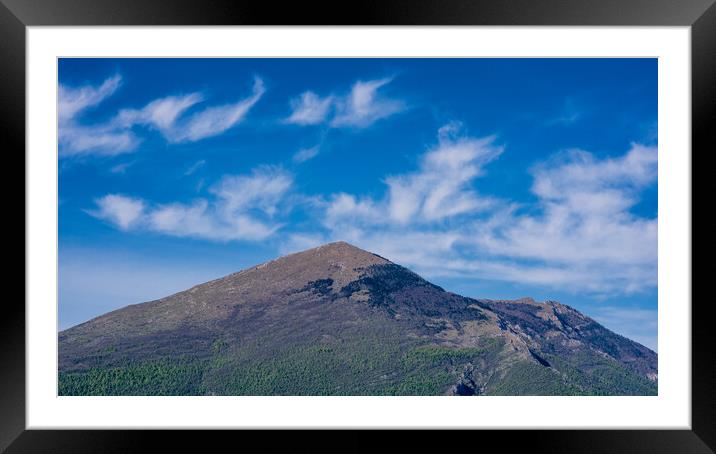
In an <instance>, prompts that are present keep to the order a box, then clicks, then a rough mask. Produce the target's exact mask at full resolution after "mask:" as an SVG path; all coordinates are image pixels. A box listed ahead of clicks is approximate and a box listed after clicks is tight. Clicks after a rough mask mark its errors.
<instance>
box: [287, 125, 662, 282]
mask: <svg viewBox="0 0 716 454" xmlns="http://www.w3.org/2000/svg"><path fill="white" fill-rule="evenodd" d="M458 130H459V129H458V128H457V127H456V125H455V124H451V125H448V126H447V127H446V128H443V129H442V130H441V132H440V133H439V134H438V141H437V144H436V145H435V146H434V147H432V148H430V149H429V150H428V151H426V152H425V153H424V154H423V156H422V158H421V160H420V164H419V166H418V169H417V170H415V171H413V172H408V173H404V174H400V175H391V176H388V177H387V178H386V179H385V180H384V182H385V185H386V188H385V191H384V195H383V197H381V198H378V199H374V198H372V197H369V196H361V195H356V194H348V193H338V194H333V195H331V196H328V197H326V198H324V199H323V201H322V202H321V203H320V204H318V208H317V209H318V211H319V214H318V216H319V217H321V219H322V222H323V226H324V228H325V231H324V232H323V234H322V238H323V239H324V240H326V241H328V240H334V239H345V240H347V241H352V242H354V243H356V244H358V245H361V246H362V247H364V248H366V249H368V250H371V251H375V252H377V253H379V254H381V255H384V256H386V257H390V258H391V259H393V260H395V261H397V262H398V263H403V264H406V265H408V266H411V267H413V268H414V269H416V270H417V271H419V272H422V273H424V274H426V275H427V276H455V277H466V278H474V279H486V280H498V281H507V282H514V283H522V284H530V285H540V286H547V287H557V288H560V289H562V290H564V289H566V290H573V291H586V292H591V293H594V294H611V293H633V292H639V291H643V290H646V289H650V288H654V287H655V285H656V277H657V275H656V263H657V256H656V253H657V248H656V242H657V236H656V233H657V219H656V218H655V217H654V218H650V217H644V216H638V215H635V214H633V213H632V211H631V210H632V208H633V207H634V206H635V205H636V204H637V203H638V202H639V200H640V198H639V196H640V193H641V191H643V190H644V189H645V188H647V187H649V186H650V185H652V184H654V183H655V181H656V158H657V152H656V149H655V148H653V147H646V146H643V145H639V144H633V145H632V146H631V148H630V149H629V150H628V151H627V152H626V153H625V154H623V155H621V156H617V157H613V158H607V159H597V158H595V157H594V156H593V155H591V154H590V153H588V152H585V151H570V152H566V153H561V154H558V155H557V156H555V157H553V158H551V159H549V160H547V161H545V162H542V163H540V164H538V165H536V166H535V167H534V168H533V169H532V177H533V185H532V192H533V194H534V195H535V197H536V202H534V203H521V204H518V203H515V202H513V201H510V200H504V199H499V198H495V197H491V196H489V195H485V194H481V193H478V191H477V189H476V182H478V181H479V177H480V176H481V175H483V173H484V168H485V166H487V165H489V163H490V162H492V161H493V160H495V159H497V158H498V157H500V156H501V154H502V153H503V149H502V147H500V146H497V145H495V143H494V142H495V139H494V138H493V137H484V138H474V137H468V136H465V135H461V134H460V133H458ZM312 235H313V236H312V237H311V238H312V239H315V232H314V233H312ZM301 238H304V239H305V238H306V234H297V236H296V239H297V244H298V243H301V242H302V241H300V240H301ZM293 241H294V240H293V239H292V238H289V239H288V240H287V241H286V244H287V246H286V247H287V248H288V249H291V248H292V246H291V244H292V242H293ZM416 245H420V246H419V247H416Z"/></svg>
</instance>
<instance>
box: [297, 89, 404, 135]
mask: <svg viewBox="0 0 716 454" xmlns="http://www.w3.org/2000/svg"><path fill="white" fill-rule="evenodd" d="M391 81H392V79H391V78H385V79H377V80H368V81H361V80H359V81H357V82H355V83H354V84H353V86H352V87H351V89H350V91H349V92H348V93H347V94H344V95H340V96H337V95H331V96H326V97H324V98H321V97H320V96H319V95H317V94H316V93H314V92H312V91H306V92H304V93H302V94H301V96H300V97H298V98H294V99H292V100H291V101H290V106H291V115H289V117H288V118H286V119H285V120H284V122H285V123H291V124H297V125H304V126H305V125H317V124H322V123H324V122H326V121H328V123H329V125H330V126H331V127H333V128H366V127H368V126H370V125H372V124H373V123H375V122H376V121H378V120H381V119H383V118H387V117H389V116H391V115H393V114H396V113H398V112H401V111H403V110H405V103H404V102H402V101H399V100H396V99H390V98H386V97H384V96H382V95H381V94H380V93H379V90H380V89H381V88H382V87H384V86H385V85H387V84H389V83H390V82H391ZM331 113H332V114H333V116H332V118H329V117H331Z"/></svg>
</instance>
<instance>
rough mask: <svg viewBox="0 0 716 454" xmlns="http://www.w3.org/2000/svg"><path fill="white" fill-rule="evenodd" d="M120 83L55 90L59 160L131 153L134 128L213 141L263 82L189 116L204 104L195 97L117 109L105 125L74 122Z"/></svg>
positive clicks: (176, 139) (242, 113)
mask: <svg viewBox="0 0 716 454" xmlns="http://www.w3.org/2000/svg"><path fill="white" fill-rule="evenodd" d="M120 81H121V78H120V77H119V76H115V77H113V78H110V79H107V80H106V81H105V82H104V83H102V84H101V85H100V86H99V87H92V86H86V87H82V88H78V89H71V88H67V87H64V86H62V85H60V105H59V112H60V114H59V117H60V124H59V140H60V155H62V156H78V155H89V154H93V155H104V156H114V155H118V154H122V153H129V152H132V151H134V150H135V149H136V148H137V145H138V144H139V143H140V142H141V140H140V139H139V138H138V137H137V135H136V134H135V132H134V128H135V127H136V126H145V127H149V128H152V129H155V130H157V131H159V132H160V133H161V134H162V136H164V138H165V139H166V140H167V141H169V142H170V143H180V142H194V141H198V140H201V139H205V138H207V137H212V136H216V135H219V134H222V133H224V132H225V131H227V130H229V129H230V128H232V127H234V126H235V125H237V124H238V123H240V122H241V121H242V120H243V119H244V118H245V117H246V115H247V114H248V112H249V110H251V108H252V107H253V106H254V105H255V104H256V103H257V102H258V101H259V99H261V97H262V96H263V94H264V92H265V87H264V84H263V81H262V80H261V79H260V78H258V77H257V78H255V79H254V84H253V88H252V93H251V95H250V96H248V97H246V98H244V99H240V100H238V101H236V102H234V103H230V104H225V105H222V106H210V107H207V108H205V109H203V110H200V111H198V112H195V113H193V114H188V111H189V110H190V109H191V108H192V107H194V106H195V105H197V104H199V103H201V102H202V101H203V100H204V97H203V95H201V94H200V93H190V94H186V95H180V96H167V97H164V98H159V99H155V100H153V101H151V102H150V103H148V104H147V105H146V106H144V107H143V108H141V109H121V110H120V111H119V112H118V113H117V115H116V116H115V117H114V118H113V119H111V120H109V121H107V122H105V123H99V124H93V125H81V124H79V123H78V122H77V121H76V120H75V117H76V116H77V114H78V113H80V112H81V111H83V110H85V109H87V108H89V107H92V106H95V105H97V104H99V103H100V102H102V101H103V100H104V99H105V98H107V97H108V96H111V95H112V94H113V93H114V92H115V91H116V89H117V88H118V87H119V84H120Z"/></svg>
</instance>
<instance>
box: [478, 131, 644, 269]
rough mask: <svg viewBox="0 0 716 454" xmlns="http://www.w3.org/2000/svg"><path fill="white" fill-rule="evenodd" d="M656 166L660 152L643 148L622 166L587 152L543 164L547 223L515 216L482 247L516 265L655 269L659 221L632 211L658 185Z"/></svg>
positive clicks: (482, 239) (487, 235)
mask: <svg viewBox="0 0 716 454" xmlns="http://www.w3.org/2000/svg"><path fill="white" fill-rule="evenodd" d="M656 165H657V151H656V148H651V147H644V146H641V145H633V146H632V148H631V149H630V150H629V151H628V152H627V153H626V154H625V155H624V156H622V157H619V158H614V159H604V160H597V159H595V158H594V157H593V156H592V155H591V154H589V153H586V152H583V151H580V152H573V153H570V154H569V155H568V156H563V157H561V160H559V161H556V162H555V161H552V162H550V163H548V164H543V165H541V166H539V167H537V168H536V170H535V171H534V184H533V187H532V190H533V192H534V193H535V195H537V196H538V198H539V207H540V208H541V215H512V216H510V217H509V218H508V219H507V220H505V222H504V225H503V226H502V227H501V228H499V229H497V230H494V229H493V231H491V232H483V234H482V235H480V236H479V239H478V240H477V243H478V244H480V245H482V246H484V247H485V249H486V250H488V251H489V252H491V253H493V254H497V255H505V256H509V257H513V258H514V257H519V258H528V259H538V260H548V261H550V262H556V263H565V264H580V265H584V264H585V263H588V262H608V263H610V264H612V265H614V266H620V267H624V266H636V267H650V268H651V267H654V268H655V264H656V258H657V256H656V254H657V250H656V241H657V220H656V218H642V217H637V216H635V215H632V214H631V212H630V209H631V208H632V207H633V206H634V205H635V204H636V203H637V202H638V200H639V199H638V194H639V190H640V189H642V188H643V187H645V186H646V185H648V184H650V183H653V182H654V181H655V180H656ZM654 278H655V276H654ZM649 281H651V279H650V280H649Z"/></svg>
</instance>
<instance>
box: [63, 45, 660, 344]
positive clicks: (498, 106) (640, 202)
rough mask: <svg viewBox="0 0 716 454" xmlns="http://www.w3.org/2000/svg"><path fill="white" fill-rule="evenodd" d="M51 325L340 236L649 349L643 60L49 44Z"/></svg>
mask: <svg viewBox="0 0 716 454" xmlns="http://www.w3.org/2000/svg"><path fill="white" fill-rule="evenodd" d="M58 113H59V119H58V121H59V163H58V168H59V253H60V256H59V327H60V329H64V328H67V327H69V326H72V325H74V324H77V323H80V322H82V321H85V320H88V319H90V318H92V317H95V316H97V315H100V314H102V313H104V312H107V311H109V310H113V309H116V308H119V307H122V306H125V305H127V304H134V303H138V302H143V301H148V300H152V299H155V298H158V297H162V296H166V295H167V294H170V293H173V292H176V291H180V290H183V289H186V288H188V287H190V286H192V285H194V284H197V283H200V282H203V281H206V280H209V279H212V278H216V277H220V276H222V275H225V274H228V273H231V272H234V271H237V270H239V269H242V268H245V267H248V266H252V265H254V264H257V263H260V262H263V261H266V260H269V259H272V258H275V257H276V256H278V255H282V254H286V253H289V252H293V251H298V250H302V249H306V248H309V247H313V246H316V245H319V244H321V243H325V242H329V241H335V240H345V241H348V242H351V243H353V244H355V245H357V246H359V247H363V248H364V249H368V250H370V251H372V252H376V253H378V254H380V255H382V256H385V257H387V258H389V259H391V260H393V261H394V262H396V263H399V264H402V265H405V266H408V267H409V268H411V269H413V270H415V271H417V272H418V273H420V274H421V275H423V276H424V277H426V278H428V279H429V280H431V281H433V282H435V283H437V284H439V285H442V286H443V287H445V288H446V289H448V290H452V291H455V292H458V293H461V294H465V295H468V296H473V297H479V298H494V299H503V298H516V297H522V296H533V297H534V298H535V299H537V300H546V299H551V300H558V301H560V302H563V303H566V304H569V305H571V306H573V307H575V308H577V309H579V310H581V311H583V312H584V313H586V314H587V315H589V316H591V317H593V318H595V319H597V320H598V321H600V322H602V323H604V324H605V325H606V326H608V327H610V328H612V329H613V330H615V331H617V332H618V333H620V334H624V335H626V336H628V337H630V338H633V339H635V340H637V341H639V342H642V343H644V344H645V345H647V346H649V347H651V348H653V349H656V339H657V329H656V313H657V297H656V293H657V292H656V287H657V241H656V240H657V228H656V227H657V179H656V170H657V148H656V147H657V137H656V125H657V123H656V122H657V61H656V60H655V59H61V60H60V61H59V109H58Z"/></svg>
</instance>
